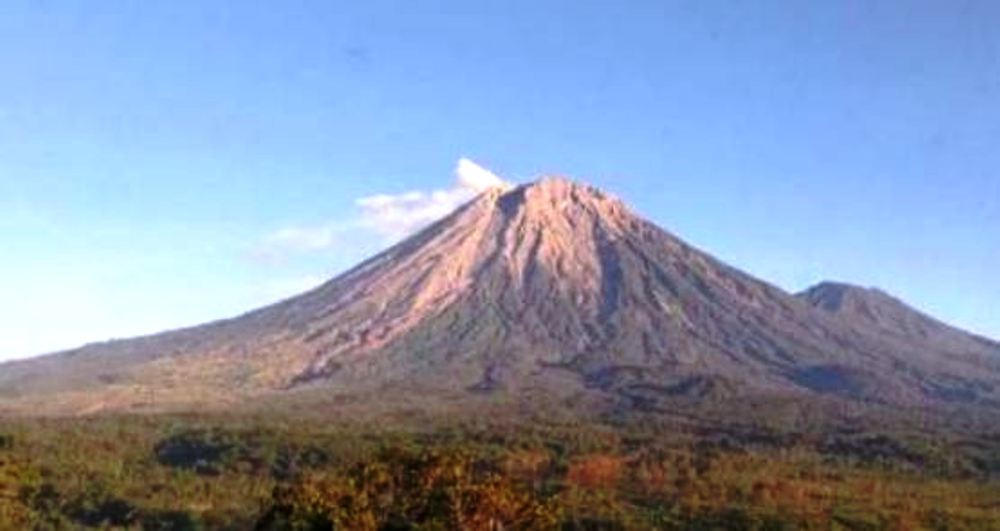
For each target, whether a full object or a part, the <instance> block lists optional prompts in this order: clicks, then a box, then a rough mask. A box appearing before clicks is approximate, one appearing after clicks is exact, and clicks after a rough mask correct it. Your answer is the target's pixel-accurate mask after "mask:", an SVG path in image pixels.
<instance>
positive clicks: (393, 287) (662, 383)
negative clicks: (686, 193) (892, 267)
mask: <svg viewBox="0 0 1000 531" xmlns="http://www.w3.org/2000/svg"><path fill="white" fill-rule="evenodd" d="M998 360H1000V346H998V345H997V344H995V343H993V342H990V341H988V340H985V339H982V338H977V337H975V336H972V335H969V334H966V333H964V332H961V331H958V330H955V329H952V328H950V327H946V326H944V325H942V324H940V323H938V322H936V321H933V320H932V319H930V318H928V317H925V316H923V315H922V314H919V313H918V312H916V311H914V310H912V309H910V308H908V307H907V306H905V305H904V304H903V303H901V302H899V301H896V300H895V299H892V298H891V297H889V296H888V295H885V294H882V293H881V292H868V291H861V292H859V291H857V289H855V288H849V287H844V286H839V285H833V284H824V285H820V286H817V287H816V288H813V289H811V290H809V291H807V292H805V293H803V294H799V295H797V296H796V295H792V294H789V293H786V292H784V291H783V290H781V289H779V288H777V287H775V286H772V285H770V284H768V283H766V282H763V281H761V280H758V279H756V278H754V277H752V276H750V275H748V274H746V273H743V272H740V271H738V270H736V269H734V268H732V267H730V266H728V265H726V264H724V263H722V262H720V261H719V260H717V259H715V258H713V257H711V256H709V255H708V254H706V253H704V252H702V251H699V250H698V249H695V248H694V247H692V246H690V245H688V244H686V243H685V242H683V241H681V240H680V239H678V238H677V237H675V236H673V235H671V234H669V233H667V232H665V231H663V230H662V229H660V228H658V227H656V226H655V225H653V224H652V223H650V222H648V221H646V220H644V219H642V218H641V217H639V216H637V215H636V214H634V213H633V212H632V211H631V210H630V209H629V208H628V207H627V206H626V205H625V204H623V203H622V202H621V201H620V200H618V199H616V198H614V197H612V196H610V195H608V194H605V193H604V192H602V191H600V190H598V189H596V188H593V187H591V186H587V185H584V184H579V183H576V182H573V181H570V180H566V179H561V178H547V179H543V180H541V181H538V182H536V183H533V184H528V185H523V186H519V187H514V188H506V189H505V188H493V189H490V190H488V191H486V192H484V193H483V194H482V195H480V196H479V197H477V198H476V199H474V200H473V201H471V202H470V203H468V204H466V205H464V206H463V207H461V208H459V209H458V210H457V211H455V212H454V213H452V214H451V215H449V216H448V217H446V218H445V219H442V220H440V221H439V222H437V223H435V224H434V225H432V226H430V227H428V228H426V229H425V230H423V231H422V232H420V233H418V234H416V235H414V236H413V237H411V238H409V239H407V240H405V241H403V242H401V243H399V244H398V245H396V246H394V247H392V248H390V249H388V250H387V251H385V252H383V253H381V254H379V255H377V256H375V257H373V258H371V259H369V260H367V261H366V262H364V263H362V264H360V265H359V266H357V267H356V268H354V269H352V270H350V271H348V272H347V273H345V274H343V275H341V276H339V277H337V278H335V279H333V280H331V281H329V282H327V283H326V284H324V285H322V286H320V287H318V288H316V289H314V290H312V291H310V292H308V293H305V294H303V295H300V296H297V297H294V298H291V299H288V300H285V301H283V302H280V303H278V304H275V305H272V306H269V307H266V308H262V309H259V310H256V311H253V312H250V313H248V314H245V315H243V316H240V317H237V318H235V319H230V320H226V321H220V322H216V323H210V324H207V325H203V326H200V327H195V328H191V329H185V330H179V331H174V332H167V333H163V334H159V335H156V336H150V337H145V338H138V339H133V340H125V341H116V342H110V343H103V344H97V345H90V346H87V347H83V348H81V349H78V350H74V351H70V352H64V353H59V354H54V355H50V356H45V357H41V358H37V359H34V360H27V361H22V362H13V363H8V364H6V365H3V366H0V408H2V407H7V408H8V409H11V410H15V411H16V410H20V409H23V408H26V407H32V408H42V409H52V410H59V411H66V410H69V411H76V412H81V411H82V412H91V411H98V410H102V409H113V410H120V409H130V408H150V407H152V408H162V407H177V408H186V407H192V406H194V405H196V404H204V403H226V402H232V401H236V400H241V399H243V398H246V397H251V396H255V397H265V396H267V397H273V396H280V395H282V394H285V393H295V392H298V391H300V390H311V391H312V392H317V393H320V394H322V393H324V392H328V393H347V394H349V393H354V392H357V393H361V392H367V391H372V390H383V391H384V390H386V389H391V388H396V387H405V388H407V389H420V390H421V391H420V392H421V393H424V394H426V396H434V394H435V393H442V394H447V395H448V396H455V395H456V394H458V395H459V396H461V395H463V394H474V395H477V396H482V395H488V396H494V395H496V396H515V397H516V396H521V395H523V394H524V393H529V392H534V391H535V390H538V389H543V390H545V391H546V392H549V393H552V394H555V395H559V396H568V397H574V396H575V397H588V396H601V397H604V398H607V399H610V400H613V401H615V402H616V403H617V404H619V406H622V405H624V406H625V407H638V408H643V409H646V410H657V409H662V408H666V407H668V406H669V404H670V403H672V402H676V401H698V400H707V399H713V400H714V399H727V398H735V399H739V398H740V397H744V396H755V395H783V396H793V397H803V398H809V397H819V396H829V397H835V398H837V399H845V400H856V401H857V400H860V401H865V402H879V403H884V404H896V405H913V404H921V405H926V404H947V403H951V402H962V403H972V404H978V405H984V406H991V407H992V405H993V404H995V403H996V400H997V398H998V391H997V389H998V386H1000V361H998Z"/></svg>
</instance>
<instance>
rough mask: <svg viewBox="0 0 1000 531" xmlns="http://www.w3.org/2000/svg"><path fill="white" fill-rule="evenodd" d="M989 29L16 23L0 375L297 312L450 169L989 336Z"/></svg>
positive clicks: (189, 17) (996, 224)
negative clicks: (260, 308)
mask: <svg viewBox="0 0 1000 531" xmlns="http://www.w3.org/2000/svg"><path fill="white" fill-rule="evenodd" d="M998 27H1000V2H996V1H994V0H981V1H972V2H970V1H954V0H951V1H944V0H937V1H917V0H900V1H860V0H855V1H830V2H815V1H811V0H802V1H783V2H768V1H761V0H754V1H708V2H706V1H704V0H696V1H690V2H670V1H662V0H654V1H646V2H643V1H620V0H619V1H607V2H588V1H582V0H573V1H545V0H542V1H539V0H531V1H527V0H525V1H521V0H504V1H473V2H469V1H461V2H460V1H449V2H428V1H419V0H407V1H396V2H380V1H364V2H362V1H356V2H345V1H342V2H330V1H315V2H309V1H287V2H284V1H282V2H279V1H269V2H263V1H256V2H255V1H249V0H239V1H236V0H233V1H228V2H223V1H209V0H197V1H177V0H171V1H169V2H168V1H162V2H146V1H141V2H140V1H114V0H102V1H99V2H96V1H72V0H65V1H54V0H47V1H42V0H32V1H21V0H5V1H3V2H2V3H0V249H2V250H0V253H2V254H0V258H2V260H0V358H4V357H14V356H21V355H27V354H34V353H40V352H43V351H48V350H52V349H57V348H65V347H71V346H75V345H77V344H79V343H82V342H86V341H92V340H100V339H106V338H109V337H122V336H128V335H132V334H136V333H142V332H151V331H155V330H160V329H163V328H168V327H173V326H178V325H184V324H193V323H197V322H200V321H203V320H206V319H212V318H218V317H225V316H229V315H232V314H235V313H239V312H241V311H243V310H247V309H250V308H251V307H253V306H255V305H259V304H261V303H264V302H267V301H271V300H274V299H276V298H278V297H281V296H284V295H288V294H291V293H293V292H295V291H297V290H299V289H304V288H306V287H309V286H310V285H312V284H315V283H317V282H319V281H320V280H321V279H323V278H325V277H327V276H329V275H331V274H333V273H336V272H338V271H342V270H343V269H344V268H345V267H347V266H349V265H351V264H353V263H355V262H356V261H358V260H360V259H361V258H363V257H365V256H366V255H368V254H370V253H372V252H373V251H375V250H377V249H379V248H380V247H382V246H383V245H384V244H385V243H386V242H388V241H390V240H391V239H393V238H397V237H399V236H400V235H401V234H404V233H405V232H406V231H408V230H412V229H413V228H414V227H415V226H417V225H419V224H420V223H421V222H423V221H425V220H427V219H430V218H433V217H434V216H437V215H440V214H441V213H443V212H444V211H446V210H447V209H448V208H449V207H450V206H452V205H454V204H456V203H457V202H460V201H461V200H463V199H464V198H466V197H468V196H469V195H471V194H473V193H474V192H473V190H474V189H475V188H476V186H478V185H477V182H479V181H481V180H482V179H488V178H489V175H488V174H487V173H483V172H479V171H478V170H477V169H476V167H475V166H473V165H471V164H465V165H464V166H463V171H461V172H459V173H460V174H461V175H460V176H461V179H462V182H461V183H459V182H458V181H457V180H456V179H457V177H456V175H455V171H454V170H455V166H456V161H457V160H458V159H459V158H460V157H469V158H470V159H472V160H475V161H477V162H478V163H480V164H482V165H483V166H485V167H486V168H489V169H491V170H492V171H494V172H496V173H497V174H499V175H500V176H502V177H503V178H505V179H508V180H512V181H526V180H530V179H532V178H533V177H534V176H536V175H538V174H540V173H547V172H558V173H562V174H565V175H569V176H572V177H575V178H578V179H580V180H585V181H590V182H592V183H594V184H596V185H598V186H600V187H602V188H605V189H606V190H608V191H610V192H612V193H614V194H616V195H618V196H620V197H622V198H623V199H625V200H626V201H628V202H630V203H632V204H633V205H634V206H635V207H636V209H637V210H638V211H639V212H641V213H642V214H644V215H645V216H647V217H649V218H651V219H653V220H654V221H656V222H657V223H659V224H661V225H663V226H664V227H666V228H668V229H669V230H671V231H673V232H675V233H677V234H678V235H680V236H681V237H683V238H685V239H687V240H688V241H690V242H692V243H694V244H695V245H697V246H699V247H702V248H704V249H706V250H709V251H711V252H713V253H714V254H716V255H717V256H719V257H720V258H722V259H724V260H727V261H729V262H730V263H732V264H734V265H736V266H738V267H741V268H743V269H746V270H748V271H749V272H751V273H753V274H756V275H758V276H760V277H763V278H765V279H767V280H770V281H772V282H775V283H777V284H778V285H780V286H782V287H784V288H786V289H789V290H799V289H801V288H804V287H806V286H807V285H809V284H810V283H813V282H815V281H818V280H821V279H826V278H832V279H839V280H847V281H852V282H856V283H859V284H863V285H878V286H881V287H883V288H884V289H886V290H887V291H889V292H892V293H894V294H896V295H898V296H900V297H902V298H904V299H906V300H908V301H910V302H911V303H913V304H914V305H916V306H918V307H919V308H922V309H924V310H926V311H928V312H930V313H932V314H934V315H937V316H939V317H941V318H943V319H945V320H947V321H949V322H953V323H956V324H959V325H962V326H965V327H968V328H971V329H974V330H976V331H979V332H981V333H984V334H987V335H991V336H993V337H1000V32H998V31H997V30H996V29H997V28H998ZM435 190H437V192H436V193H432V191H435ZM373 196H376V197H373Z"/></svg>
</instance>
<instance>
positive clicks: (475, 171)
mask: <svg viewBox="0 0 1000 531" xmlns="http://www.w3.org/2000/svg"><path fill="white" fill-rule="evenodd" d="M509 186H510V184H509V183H508V182H506V181H504V180H503V179H501V178H500V177H498V176H497V175H496V174H494V173H493V172H491V171H489V170H487V169H486V168H483V167H482V166H480V165H478V164H476V163H475V162H472V161H471V160H469V159H467V158H461V159H459V160H458V163H457V164H456V166H455V183H454V184H453V185H452V187H451V188H447V189H442V190H433V191H411V192H406V193H402V194H396V195H390V194H379V195H373V196H368V197H363V198H361V199H358V200H357V201H355V204H356V205H357V206H358V207H359V208H360V209H361V225H362V226H364V227H366V228H368V229H369V230H371V231H373V232H375V233H377V234H379V235H380V236H382V237H383V239H385V240H386V241H388V242H392V241H397V240H400V239H402V238H405V237H406V236H409V235H410V234H413V233H414V232H416V231H418V230H420V229H422V228H424V227H426V226H427V225H430V224H431V223H433V222H434V221H437V220H438V219H441V218H443V217H444V216H447V215H448V214H449V213H451V212H452V211H454V210H455V209H456V208H458V207H459V206H461V205H462V204H463V203H465V202H467V201H469V200H471V199H472V198H473V197H475V196H476V195H478V194H480V193H482V192H485V191H486V190H489V189H491V188H506V187H509Z"/></svg>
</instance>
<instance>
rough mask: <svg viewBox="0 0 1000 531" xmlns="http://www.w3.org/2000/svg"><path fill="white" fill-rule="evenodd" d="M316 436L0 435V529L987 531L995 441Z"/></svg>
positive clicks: (264, 429) (218, 421)
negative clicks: (830, 530) (793, 530)
mask: <svg viewBox="0 0 1000 531" xmlns="http://www.w3.org/2000/svg"><path fill="white" fill-rule="evenodd" d="M315 420H316V419H304V418H299V417H291V416H283V415H277V414H270V415H258V416H251V415H232V416H224V415H190V414H188V415H163V416H107V417H93V418H81V419H7V420H3V421H0V522H2V524H0V526H2V528H3V529H86V528H95V529H232V530H237V529H240V530H242V529H259V530H300V529H301V530H313V529H316V530H319V529H349V530H367V529H470V530H480V529H482V530H491V529H567V530H576V529H580V530H589V529H609V530H610V529H1000V481H998V477H1000V438H998V437H997V436H996V434H995V433H978V434H973V433H966V434H962V435H956V436H953V437H943V436H933V437H931V436H926V435H924V434H922V433H921V432H919V431H907V430H903V429H899V430H897V429H894V428H893V429H886V430H883V431H858V430H851V429H845V428H840V429H836V428H828V429H825V430H824V431H821V432H819V431H817V432H800V431H780V430H776V429H764V428H759V427H758V428H753V429H751V428H747V427H746V426H737V425H715V426H712V427H711V428H709V427H706V426H701V427H690V426H683V425H678V424H673V423H668V422H659V421H655V420H651V421H649V422H645V421H633V422H626V423H615V422H611V421H607V422H588V423H580V422H555V421H553V422H518V421H514V420H507V421H503V422H501V421H499V420H497V421H492V422H491V421H487V420H484V419H478V420H475V421H472V420H461V421H457V420H439V421H436V422H434V423H425V422H421V423H420V424H421V425H419V426H418V425H416V424H413V425H405V424H398V423H397V424H385V425H380V424H379V423H367V424H360V423H349V422H345V421H341V420H337V419H328V420H327V421H325V422H316V421H315ZM388 426H392V427H391V428H390V427H388Z"/></svg>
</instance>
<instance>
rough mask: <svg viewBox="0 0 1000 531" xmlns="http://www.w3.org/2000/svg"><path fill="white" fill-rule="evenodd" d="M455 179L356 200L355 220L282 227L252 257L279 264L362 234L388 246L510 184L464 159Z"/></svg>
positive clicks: (457, 169) (355, 238)
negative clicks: (444, 184)
mask: <svg viewBox="0 0 1000 531" xmlns="http://www.w3.org/2000/svg"><path fill="white" fill-rule="evenodd" d="M454 177H455V181H454V183H453V184H452V185H451V187H449V188H444V189H438V190H412V191H408V192H403V193H399V194H375V195H371V196H366V197H362V198H359V199H357V200H355V201H354V204H355V206H356V207H357V209H358V212H357V215H356V216H355V217H354V218H353V219H347V220H342V221H339V222H330V223H325V224H320V225H314V226H306V225H293V226H287V227H282V228H280V229H278V230H275V231H273V232H271V233H269V234H266V235H265V236H264V237H263V238H262V239H261V241H260V242H259V243H258V245H257V247H256V249H255V250H254V252H253V257H254V258H256V259H258V260H261V261H264V262H279V261H283V260H285V259H287V258H289V257H290V256H293V255H296V254H302V253H311V252H317V251H327V250H330V249H333V248H336V247H337V245H340V244H345V245H351V244H353V242H356V241H357V238H358V237H359V236H358V234H361V235H365V234H374V235H376V236H378V237H379V238H381V239H382V241H383V243H384V244H389V243H393V242H396V241H399V240H401V239H403V238H405V237H407V236H409V235H411V234H413V233H414V232H417V231H418V230H420V229H422V228H424V227H426V226H427V225H430V224H431V223H433V222H435V221H437V220H438V219H441V218H443V217H445V216H447V215H448V214H450V213H451V212H453V211H454V210H455V209H456V208H458V207H460V206H461V205H462V204H464V203H466V202H467V201H469V200H471V199H472V198H474V197H475V196H477V195H478V194H480V193H482V192H485V191H486V190H489V189H491V188H506V187H509V186H511V185H510V183H508V182H507V181H504V180H503V179H502V178H500V177H499V176H497V175H496V174H495V173H493V172H491V171H489V170H487V169H486V168H483V167H482V166H480V165H478V164H476V163H475V162H473V161H471V160H469V159H467V158H464V157H463V158H461V159H459V160H458V162H457V163H456V165H455V170H454ZM345 240H352V241H345Z"/></svg>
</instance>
